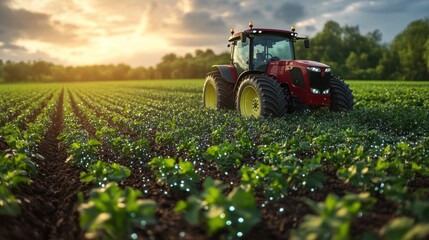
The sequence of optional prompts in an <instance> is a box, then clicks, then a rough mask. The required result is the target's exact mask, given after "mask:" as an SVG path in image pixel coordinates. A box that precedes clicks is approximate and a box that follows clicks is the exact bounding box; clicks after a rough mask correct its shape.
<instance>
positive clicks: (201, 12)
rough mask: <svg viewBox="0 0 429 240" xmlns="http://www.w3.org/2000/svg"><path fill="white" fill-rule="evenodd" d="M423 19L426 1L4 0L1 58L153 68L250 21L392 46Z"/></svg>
mask: <svg viewBox="0 0 429 240" xmlns="http://www.w3.org/2000/svg"><path fill="white" fill-rule="evenodd" d="M425 17H429V1H428V0H375V1H362V0H361V1H352V0H327V1H317V0H301V1H297V0H294V1H289V0H277V1H273V0H271V1H270V0H267V1H261V0H248V1H243V0H242V1H240V0H176V1H173V0H120V1H118V0H0V59H3V60H12V61H32V60H45V61H50V62H54V63H56V64H62V65H89V64H118V63H125V64H129V65H131V66H134V67H136V66H146V67H148V66H155V65H156V64H157V63H158V62H159V61H160V59H161V58H162V56H164V55H165V54H167V53H176V54H177V55H184V54H186V53H194V52H195V50H196V49H202V50H205V49H207V48H210V49H213V50H214V51H215V52H216V53H220V52H224V51H228V49H227V47H226V45H227V39H228V37H229V34H230V33H229V31H230V28H234V29H235V31H236V32H239V31H241V30H243V29H247V28H248V22H249V21H253V22H254V25H255V27H261V28H264V27H265V28H280V29H290V26H292V25H295V26H296V29H297V30H296V31H297V32H298V34H299V35H300V36H308V37H312V36H314V35H315V34H316V33H317V32H318V31H321V30H322V29H323V25H324V24H325V22H326V21H328V20H334V21H336V22H338V23H339V24H340V25H341V26H344V25H349V26H356V25H358V26H359V29H360V32H361V34H366V33H368V32H372V31H374V30H376V29H378V30H380V31H381V33H382V35H383V37H382V41H383V42H385V43H389V42H391V41H392V40H393V39H394V37H395V36H396V35H397V34H398V33H400V32H401V31H403V30H404V29H405V27H406V26H407V25H408V24H409V23H411V22H412V21H414V20H418V19H422V18H425Z"/></svg>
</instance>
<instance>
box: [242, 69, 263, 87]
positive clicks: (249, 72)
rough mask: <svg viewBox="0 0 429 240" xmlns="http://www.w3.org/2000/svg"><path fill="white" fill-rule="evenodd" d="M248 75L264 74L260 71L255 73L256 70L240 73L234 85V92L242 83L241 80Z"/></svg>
mask: <svg viewBox="0 0 429 240" xmlns="http://www.w3.org/2000/svg"><path fill="white" fill-rule="evenodd" d="M250 74H266V73H265V72H262V71H257V70H247V71H244V72H242V73H241V74H240V76H238V80H237V82H236V83H235V87H234V90H237V89H238V87H239V86H240V83H241V82H242V81H243V79H245V78H246V77H247V76H248V75H250Z"/></svg>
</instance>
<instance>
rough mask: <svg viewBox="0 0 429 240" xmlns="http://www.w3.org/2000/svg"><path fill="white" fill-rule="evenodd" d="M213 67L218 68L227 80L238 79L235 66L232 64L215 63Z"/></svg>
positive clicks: (233, 80) (234, 80) (233, 81)
mask: <svg viewBox="0 0 429 240" xmlns="http://www.w3.org/2000/svg"><path fill="white" fill-rule="evenodd" d="M212 67H213V68H217V69H218V70H219V72H220V75H221V76H222V78H223V79H225V80H226V81H227V82H230V83H235V82H236V81H237V72H236V71H235V68H234V66H232V65H213V66H212Z"/></svg>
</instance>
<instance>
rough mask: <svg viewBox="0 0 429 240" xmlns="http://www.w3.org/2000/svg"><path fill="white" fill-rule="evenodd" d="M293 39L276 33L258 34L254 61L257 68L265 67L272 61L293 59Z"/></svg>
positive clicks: (255, 42)
mask: <svg viewBox="0 0 429 240" xmlns="http://www.w3.org/2000/svg"><path fill="white" fill-rule="evenodd" d="M292 42H293V41H292V40H291V39H290V38H287V37H283V36H276V35H256V36H255V39H254V52H255V56H254V63H255V68H256V69H261V70H262V68H264V67H265V66H267V65H268V62H270V61H278V60H293V59H295V56H294V55H293V48H292V47H293V46H292V44H293V43H292Z"/></svg>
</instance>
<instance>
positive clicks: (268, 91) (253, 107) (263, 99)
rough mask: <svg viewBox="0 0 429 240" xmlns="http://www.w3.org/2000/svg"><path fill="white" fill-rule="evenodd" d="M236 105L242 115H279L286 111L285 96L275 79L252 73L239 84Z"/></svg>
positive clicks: (256, 116)
mask: <svg viewBox="0 0 429 240" xmlns="http://www.w3.org/2000/svg"><path fill="white" fill-rule="evenodd" d="M236 106H237V109H238V110H239V111H240V113H241V115H243V116H253V117H255V118H259V117H281V116H283V115H284V114H285V112H286V97H285V95H284V93H283V90H282V87H281V86H280V84H279V83H278V82H277V81H276V80H275V79H273V78H270V77H268V76H266V75H258V74H252V75H249V76H247V77H246V78H245V79H244V80H243V82H242V83H241V84H240V87H239V89H238V93H237V99H236Z"/></svg>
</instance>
